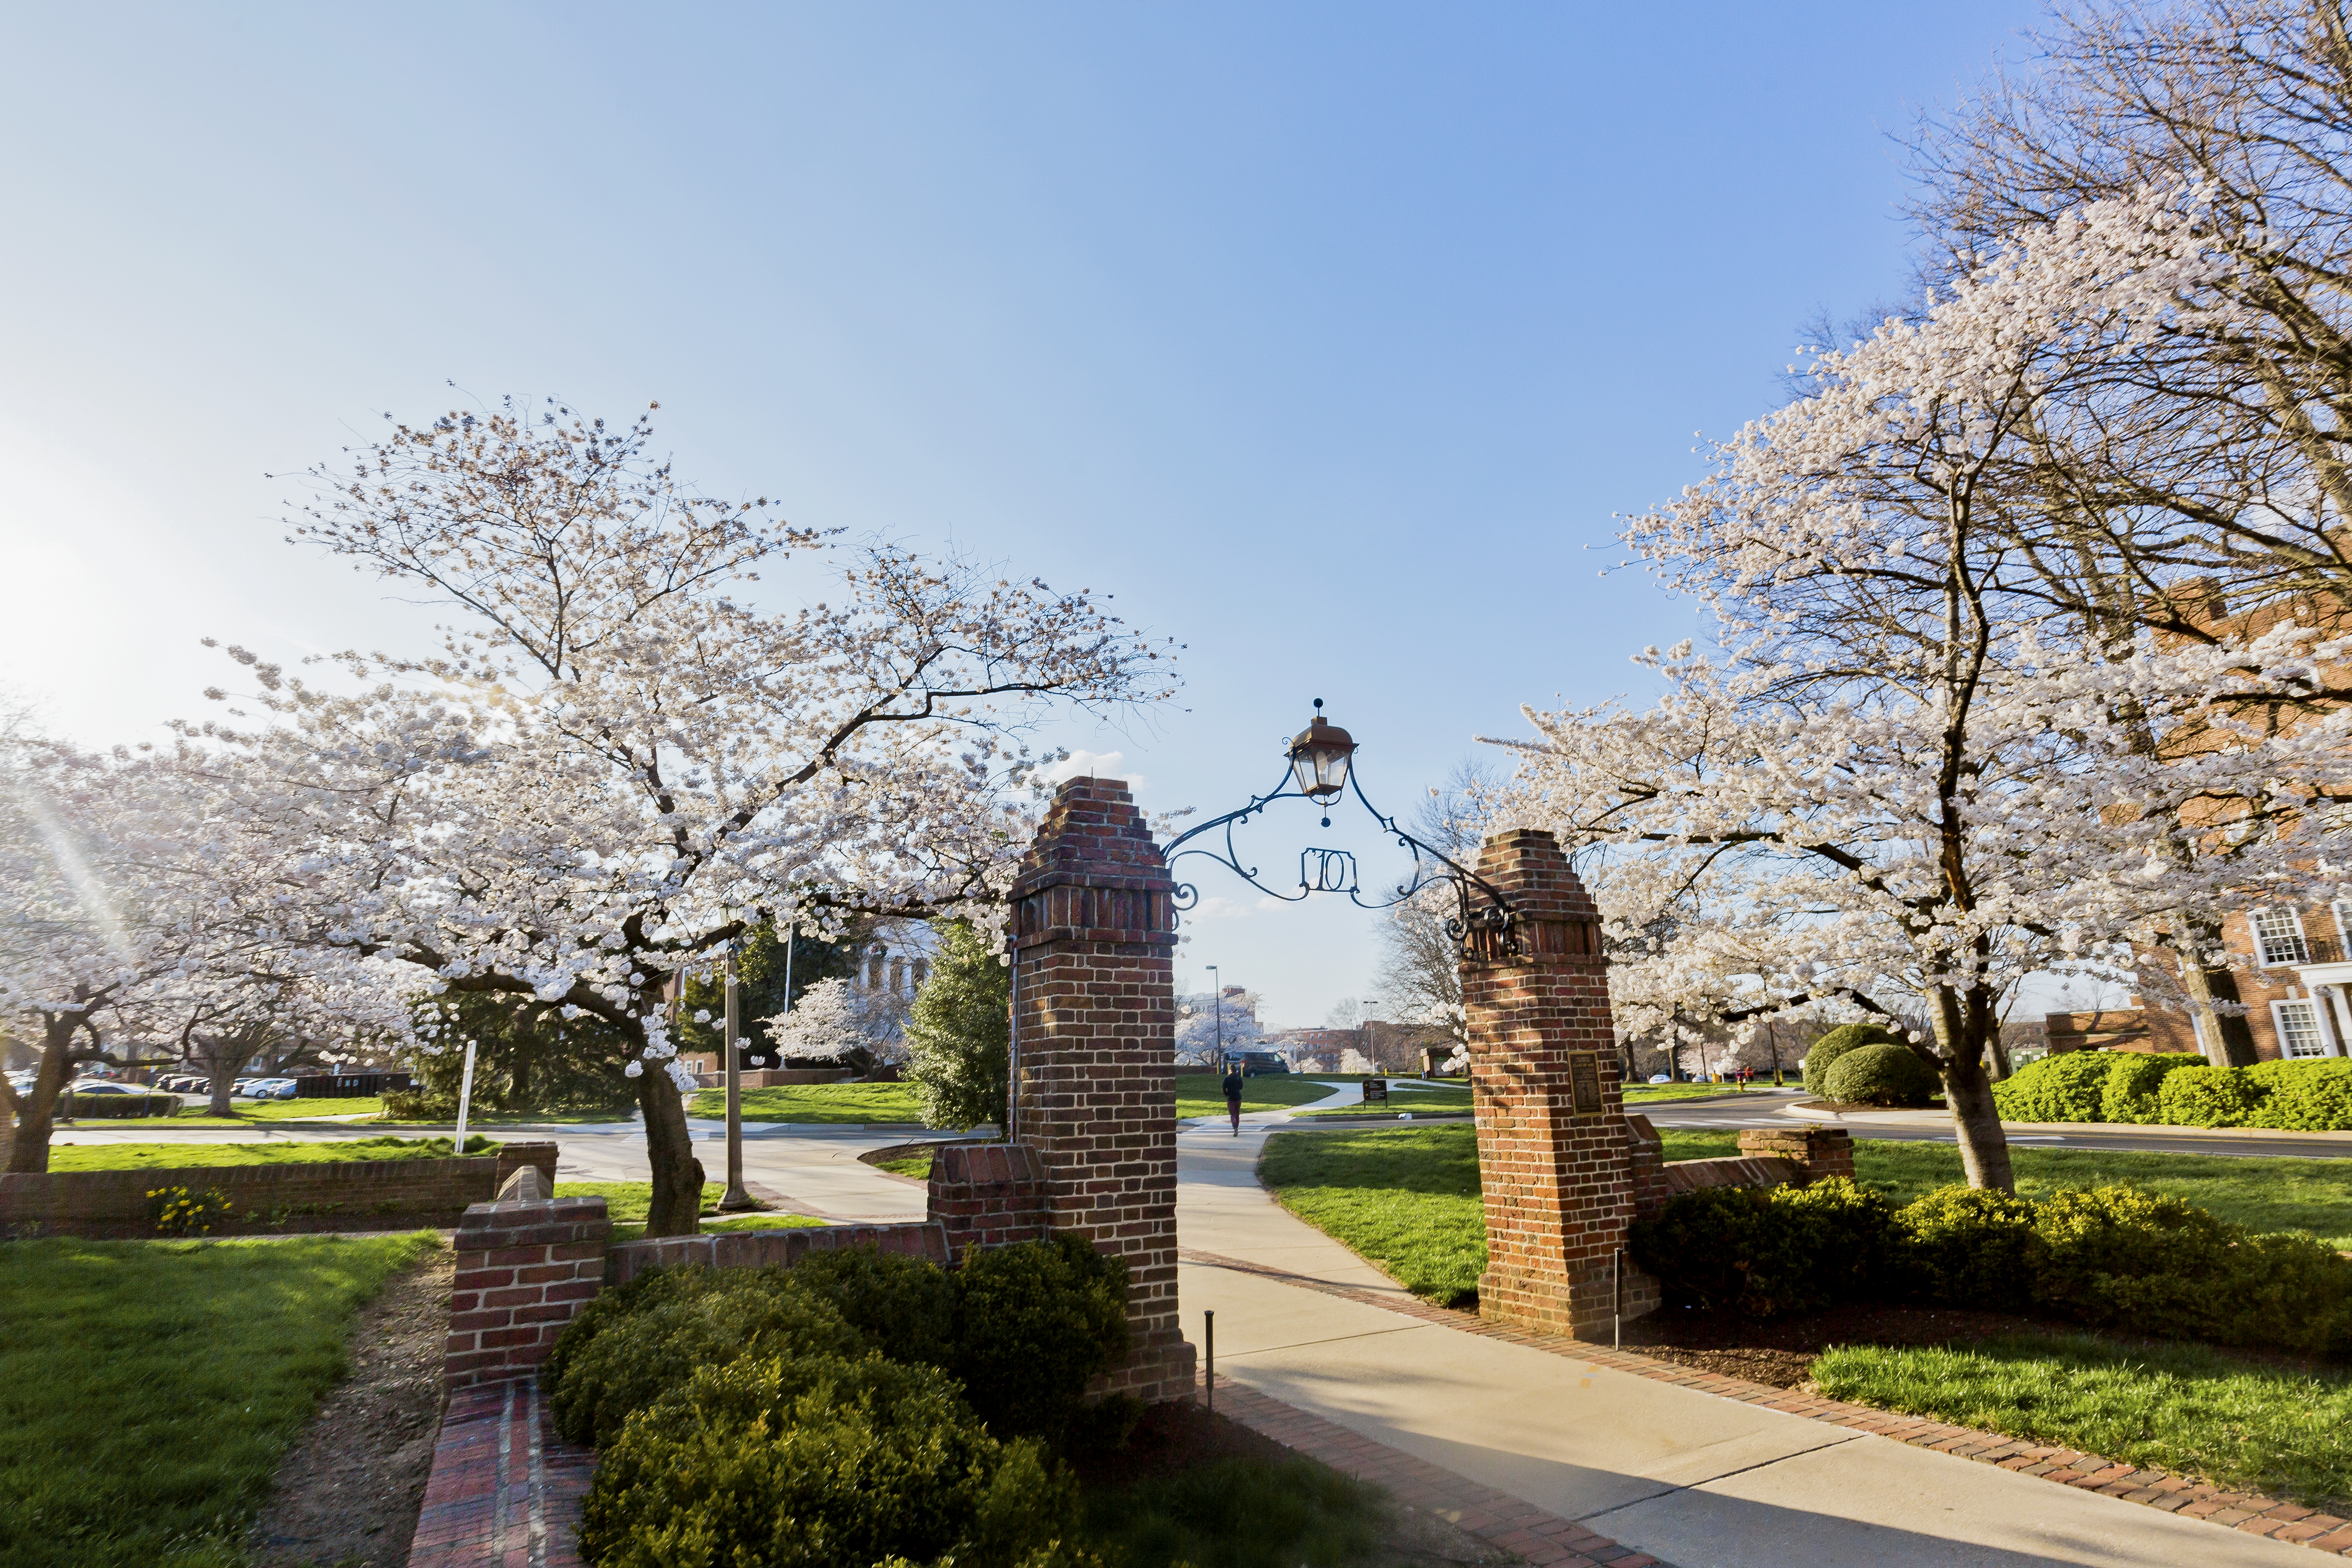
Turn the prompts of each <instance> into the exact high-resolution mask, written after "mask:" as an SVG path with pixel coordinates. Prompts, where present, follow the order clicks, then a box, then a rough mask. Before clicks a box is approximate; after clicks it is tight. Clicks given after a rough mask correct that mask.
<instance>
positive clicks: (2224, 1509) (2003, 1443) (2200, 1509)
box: [1178, 1247, 2352, 1557]
mask: <svg viewBox="0 0 2352 1568" xmlns="http://www.w3.org/2000/svg"><path fill="white" fill-rule="evenodd" d="M1178 1258H1179V1260H1180V1261H1181V1262H1185V1263H1198V1264H1206V1265H1209V1266H1211V1267H1213V1268H1231V1269H1234V1270H1236V1271H1237V1272H1240V1273H1244V1274H1255V1275H1259V1276H1262V1277H1264V1278H1265V1279H1278V1280H1280V1281H1282V1282H1283V1283H1284V1284H1286V1285H1297V1286H1299V1287H1301V1288H1303V1289H1308V1290H1317V1291H1320V1292H1321V1293H1322V1294H1324V1295H1326V1296H1338V1297H1340V1298H1342V1299H1343V1300H1350V1301H1360V1302H1362V1303H1363V1304H1365V1305H1366V1306H1370V1307H1378V1308H1381V1309H1382V1310H1386V1311H1391V1312H1396V1313H1399V1314H1401V1315H1402V1316H1404V1317H1408V1318H1418V1319H1420V1320H1421V1321H1423V1322H1428V1323H1434V1324H1437V1325H1439V1326H1441V1327H1444V1328H1448V1329H1453V1330H1454V1331H1457V1332H1460V1333H1470V1334H1478V1335H1481V1336H1483V1337H1485V1338H1486V1339H1490V1340H1501V1341H1503V1342H1506V1343H1508V1344H1516V1345H1526V1346H1528V1348H1530V1349H1533V1350H1539V1351H1543V1352H1548V1353H1549V1354H1552V1355H1559V1356H1568V1357H1571V1358H1573V1359H1575V1360H1578V1361H1584V1362H1591V1363H1594V1364H1596V1365H1599V1366H1605V1367H1610V1368H1612V1369H1614V1370H1616V1371H1618V1372H1626V1373H1633V1375H1634V1376H1636V1377H1646V1378H1649V1379H1651V1380H1652V1381H1654V1382H1657V1383H1671V1384H1677V1385H1679V1386H1681V1387H1684V1388H1694V1389H1696V1390H1698V1391H1699V1392H1700V1393H1702V1394H1715V1395H1717V1396H1718V1397H1720V1398H1724V1399H1736V1400H1738V1402H1739V1403H1741V1404H1743V1405H1762V1406H1763V1407H1764V1408H1766V1409H1768V1410H1778V1411H1781V1412H1783V1413H1785V1414H1787V1415H1801V1416H1803V1417H1805V1418H1806V1419H1807V1420H1809V1421H1821V1422H1825V1423H1827V1424H1828V1425H1830V1426H1843V1427H1845V1428H1847V1429H1848V1430H1851V1431H1856V1432H1869V1433H1873V1434H1875V1435H1876V1436H1881V1437H1892V1438H1893V1439H1895V1441H1896V1442H1898V1443H1908V1444H1910V1445H1911V1446H1912V1447H1916V1448H1932V1449H1934V1450H1936V1451H1937V1453H1941V1454H1950V1455H1953V1456H1955V1457H1956V1458H1963V1459H1974V1460H1976V1461H1977V1462H1978V1463H1979V1464H1986V1465H1998V1466H2000V1468H2002V1469H2004V1470H2015V1471H2017V1472H2018V1473H2019V1474H2021V1475H2028V1476H2036V1477H2039V1478H2041V1479H2043V1480H2048V1481H2055V1482H2058V1483H2060V1484H2062V1485H2065V1486H2072V1487H2078V1488H2081V1489H2084V1490H2085V1491H2095V1492H2100V1493H2104V1494H2105V1495H2106V1496H2108V1497H2116V1498H2121V1499H2123V1500H2125V1501H2126V1502H2137V1503H2143V1504H2145V1505H2147V1507H2150V1508H2157V1509H2162V1510H2164V1511H2165V1512H2167V1513H2179V1514H2185V1515H2187V1516H2188V1517H2189V1518H2191V1519H2202V1520H2206V1521H2210V1522H2211V1523H2214V1524H2222V1525H2228V1526H2230V1527H2231V1528H2233V1529H2237V1530H2242V1531H2246V1532H2247V1533H2248V1534H2250V1535H2264V1536H2268V1537H2270V1538H2271V1539H2272V1540H2273V1541H2285V1542H2294V1543H2296V1544H2298V1545H2304V1546H2311V1547H2316V1548H2317V1549H2318V1550H2320V1551H2322V1552H2332V1553H2334V1554H2336V1555H2338V1556H2344V1557H2352V1520H2344V1519H2339V1518H2337V1517H2336V1515H2334V1514H2330V1513H2322V1512H2320V1511H2319V1510H2316V1509H2309V1508H2305V1507H2303V1506H2301V1505H2300V1504H2297V1503H2292V1502H2288V1501H2286V1500H2284V1499H2282V1498H2274V1497H2266V1496H2264V1495H2263V1494H2262V1493H2260V1492H2236V1491H2231V1490H2228V1489H2224V1488H2221V1487H2217V1486H2213V1485H2211V1484H2210V1483H2208V1482H2204V1481H2200V1480H2195V1479H2191V1478H2189V1477H2188V1476H2182V1475H2176V1474H2174V1473H2173V1472H2171V1471H2169V1470H2154V1469H2141V1468H2135V1467H2133V1466H2130V1465H2124V1464H2117V1463H2116V1461H2114V1460H2112V1459H2106V1458H2101V1457H2099V1456H2098V1455H2096V1454H2085V1453H2082V1452H2079V1451H2077V1450H2075V1449H2073V1448H2055V1447H2047V1446H2044V1445H2042V1444H2035V1443H2028V1442H2024V1441H2022V1440H2021V1439H2017V1438H2012V1437H2004V1436H2001V1435H2000V1433H1998V1432H1986V1431H1982V1430H1979V1428H1977V1427H1974V1426H1950V1425H1948V1424H1947V1423H1944V1422H1941V1421H1930V1420H1928V1419H1927V1418H1926V1417H1924V1416H1917V1415H1898V1414H1896V1413H1895V1412H1894V1411H1889V1410H1877V1409H1874V1408H1872V1407H1871V1406H1869V1405H1848V1404H1846V1403H1844V1402H1843V1401H1842V1400H1836V1399H1824V1398H1822V1397H1821V1396H1819V1395H1817V1394H1799V1393H1796V1392H1794V1391H1793V1390H1790V1389H1786V1388H1770V1387H1768V1386H1766V1385H1765V1384H1760V1383H1749V1382H1748V1381H1747V1380H1746V1379H1745V1378H1738V1377H1725V1376H1723V1375H1722V1374H1720V1373H1711V1372H1699V1371H1696V1370H1695V1369H1693V1368H1691V1367H1686V1366H1682V1365H1679V1364H1677V1363H1674V1362H1665V1361H1658V1360H1656V1359H1654V1358H1653V1357H1650V1356H1645V1355H1641V1354H1637V1353H1636V1352H1633V1351H1619V1350H1611V1349H1609V1348H1608V1347H1606V1346H1603V1345H1596V1344H1591V1343H1588V1342H1585V1341H1583V1340H1572V1339H1569V1338H1567V1337H1566V1336H1564V1335H1559V1334H1543V1333H1536V1332H1533V1331H1528V1330H1525V1329H1515V1328H1510V1327H1507V1326H1506V1325H1503V1324H1499V1323H1491V1322H1488V1321H1486V1319H1484V1318H1477V1317H1473V1316H1471V1315H1470V1314H1468V1313H1465V1312H1458V1311H1454V1310H1452V1309H1450V1308H1445V1307H1437V1306H1432V1305H1431V1304H1430V1303H1429V1302H1427V1301H1424V1300H1421V1299H1420V1298H1419V1297H1417V1296H1410V1295H1405V1294H1403V1293H1402V1292H1399V1293H1397V1294H1394V1295H1391V1294H1389V1293H1387V1292H1384V1291H1379V1290H1365V1289H1359V1288H1357V1287H1355V1286H1352V1285H1340V1284H1337V1283H1335V1282H1333V1281H1331V1280H1328V1279H1314V1278H1312V1277H1310V1276H1307V1275H1303V1274H1293V1273H1290V1272H1289V1271H1287V1270H1286V1269H1281V1268H1273V1267H1271V1266H1269V1265H1266V1264H1263V1263H1249V1262H1244V1260H1242V1259H1241V1258H1225V1257H1221V1256H1220V1255H1218V1254H1216V1253H1213V1252H1202V1251H1198V1250H1196V1249H1194V1248H1192V1247H1186V1248H1184V1249H1183V1250H1182V1251H1181V1253H1179V1254H1178ZM1217 1387H1218V1395H1217V1396H1218V1399H1219V1401H1220V1403H1221V1404H1222V1402H1223V1399H1224V1398H1225V1394H1224V1380H1223V1378H1220V1379H1218V1383H1217ZM1351 1436H1352V1434H1351ZM1515 1550H1516V1549H1515Z"/></svg>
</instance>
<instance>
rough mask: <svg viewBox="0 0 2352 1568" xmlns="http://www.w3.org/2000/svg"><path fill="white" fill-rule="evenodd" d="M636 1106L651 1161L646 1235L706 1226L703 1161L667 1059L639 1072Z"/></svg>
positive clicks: (690, 1232)
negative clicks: (640, 1112) (697, 1154)
mask: <svg viewBox="0 0 2352 1568" xmlns="http://www.w3.org/2000/svg"><path fill="white" fill-rule="evenodd" d="M637 1105H638V1107H639V1108H640V1109H641V1110H644V1111H645V1113H646V1159H647V1160H648V1161H649V1162H650V1163H652V1165H653V1173H654V1195H653V1202H652V1204H651V1205H649V1206H648V1207H647V1209H646V1235H647V1236H694V1235H697V1234H698V1233H699V1232H700V1230H701V1229H702V1217H701V1216H702V1162H701V1161H699V1160H698V1159H696V1158H695V1157H694V1136H693V1133H692V1132H691V1131H689V1130H688V1127H687V1125H686V1101H685V1100H684V1099H683V1098H681V1097H680V1096H679V1094H678V1091H677V1085H676V1084H674V1083H672V1082H671V1081H670V1078H669V1072H668V1070H667V1064H666V1063H659V1062H647V1063H646V1070H645V1071H644V1072H642V1073H640V1074H638V1075H637Z"/></svg>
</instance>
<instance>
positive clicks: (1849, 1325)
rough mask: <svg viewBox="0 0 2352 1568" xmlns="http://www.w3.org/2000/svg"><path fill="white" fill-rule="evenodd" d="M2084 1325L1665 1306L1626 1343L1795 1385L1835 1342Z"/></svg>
mask: <svg viewBox="0 0 2352 1568" xmlns="http://www.w3.org/2000/svg"><path fill="white" fill-rule="evenodd" d="M2088 1332H2090V1331H2089V1330H2087V1329H2085V1328H2084V1327H2083V1325H2082V1324H2080V1323H2069V1322H2063V1321H2054V1320H2052V1319H2047V1318H2029V1317H2019V1316H2014V1315H2012V1314H2010V1313H2007V1312H1968V1311H1957V1310H1950V1309H1945V1308H1931V1307H1895V1306H1873V1305H1867V1304H1857V1305H1853V1306H1846V1307H1837V1308H1832V1310H1829V1311H1826V1312H1808V1313H1805V1314H1803V1315H1801V1316H1798V1317H1789V1318H1763V1319H1758V1318H1748V1317H1743V1316H1741V1315H1740V1314H1738V1313H1737V1312H1727V1311H1715V1312H1700V1311H1694V1310H1690V1309H1688V1308H1681V1307H1665V1308H1661V1309H1660V1310H1658V1311H1656V1312H1655V1313H1653V1314H1652V1315H1651V1316H1649V1317H1646V1318H1642V1319H1638V1320H1636V1321H1633V1322H1630V1323H1627V1324H1626V1325H1625V1340H1624V1342H1625V1348H1626V1349H1627V1350H1631V1351H1639V1352H1642V1353H1643V1355H1646V1356H1653V1357H1655V1358H1656V1359H1657V1360H1659V1361H1670V1362H1673V1363H1675V1364H1677V1365H1680V1366H1687V1367H1694V1368H1696V1369H1697V1370H1698V1371H1701V1372H1711V1373H1717V1374H1718V1375H1719V1376H1723V1377H1740V1378H1746V1379H1747V1380H1748V1382H1750V1383H1760V1384H1765V1385H1766V1386H1767V1387H1770V1388H1794V1387H1796V1386H1797V1385H1798V1384H1801V1383H1803V1382H1804V1381H1805V1380H1806V1379H1807V1378H1809V1377H1810V1376H1811V1374H1812V1364H1813V1362H1814V1360H1815V1359H1816V1358H1817V1357H1819V1356H1820V1355H1821V1353H1822V1352H1823V1351H1825V1350H1827V1349H1829V1348H1830V1347H1831V1346H1832V1345H1890V1346H1911V1345H1956V1346H1961V1347H1966V1346H1969V1345H1973V1344H1982V1343H1983V1342H1986V1341H1988V1340H1992V1339H1998V1338H2000V1337H2001V1336H2003V1335H2009V1334H2082V1333H2088ZM2099 1338H2101V1339H2102V1340H2105V1341H2106V1342H2109V1343H2111V1344H2116V1345H2123V1346H2127V1347H2128V1346H2145V1345H2156V1344H2161V1343H2164V1342H2163V1341H2160V1340H2154V1339H2147V1338H2143V1337H2140V1336H2136V1335H2130V1334H2119V1333H2116V1332H2115V1331H2112V1330H2108V1331H2100V1333H2099ZM2209 1348H2212V1349H2215V1350H2216V1351H2217V1353H2219V1354H2221V1355H2224V1356H2227V1357H2229V1358H2230V1359H2231V1360H2233V1361H2242V1362H2244V1363H2247V1364H2248V1365H2250V1366H2258V1367H2262V1368H2264V1369H2266V1370H2272V1371H2285V1372H2293V1373H2306V1372H2315V1371H2318V1370H2321V1368H2322V1366H2323V1363H2320V1362H2317V1361H2314V1360H2312V1359H2311V1358H2309V1357H2305V1356H2297V1355H2292V1354H2288V1353H2284V1352H2265V1351H2255V1350H2245V1349H2226V1350H2225V1349H2221V1348H2219V1347H2209Z"/></svg>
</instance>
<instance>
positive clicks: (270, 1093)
mask: <svg viewBox="0 0 2352 1568" xmlns="http://www.w3.org/2000/svg"><path fill="white" fill-rule="evenodd" d="M300 1092H301V1089H300V1086H299V1085H298V1084H296V1083H295V1081H294V1080H293V1079H290V1078H257V1079H254V1080H253V1081H252V1082H250V1083H248V1084H247V1085H246V1086H245V1087H244V1088H242V1089H238V1090H237V1093H239V1094H241V1095H243V1096H245V1097H246V1098H247V1100H291V1099H293V1098H294V1097H295V1096H296V1095H297V1094H299V1093H300Z"/></svg>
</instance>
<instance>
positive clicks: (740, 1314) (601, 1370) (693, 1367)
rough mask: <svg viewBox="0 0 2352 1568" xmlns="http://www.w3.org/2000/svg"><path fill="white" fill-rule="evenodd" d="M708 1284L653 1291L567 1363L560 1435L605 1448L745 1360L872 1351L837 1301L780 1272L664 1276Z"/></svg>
mask: <svg viewBox="0 0 2352 1568" xmlns="http://www.w3.org/2000/svg"><path fill="white" fill-rule="evenodd" d="M657 1272H658V1273H665V1274H667V1273H677V1274H688V1273H689V1272H693V1273H697V1274H698V1275H699V1276H700V1278H698V1279H691V1280H678V1281H674V1282H671V1283H669V1284H667V1285H664V1286H658V1287H648V1289H647V1290H646V1292H644V1293H642V1294H640V1295H639V1296H638V1297H637V1298H636V1299H635V1300H634V1301H633V1302H632V1303H630V1304H629V1306H628V1307H627V1308H626V1309H625V1310H622V1311H620V1312H618V1313H616V1314H614V1315H612V1316H610V1317H607V1318H605V1319H604V1320H603V1321H600V1322H598V1323H597V1324H596V1325H595V1326H594V1328H593V1330H592V1331H591V1332H590V1333H589V1334H588V1335H586V1336H585V1337H584V1341H583V1342H580V1343H577V1344H574V1345H573V1346H572V1348H571V1350H570V1352H569V1353H568V1354H567V1355H565V1356H564V1357H563V1358H562V1371H561V1373H558V1374H557V1376H556V1380H555V1384H554V1394H553V1397H552V1398H551V1400H550V1402H549V1410H550V1413H551V1415H553V1416H554V1418H555V1426H556V1429H557V1430H558V1431H560V1432H562V1434H563V1435H564V1436H566V1437H568V1438H570V1439H571V1440H572V1441H573V1442H575V1443H594V1444H596V1445H597V1446H598V1447H603V1446H604V1444H606V1443H609V1442H610V1441H612V1440H613V1438H614V1436H617V1435H618V1434H619V1433H620V1431H621V1428H622V1425H623V1423H624V1422H625V1421H626V1420H627V1419H628V1417H629V1416H630V1415H632V1414H634V1413H635V1412H636V1411H639V1410H643V1409H645V1408H646V1406H647V1405H651V1404H653V1403H654V1401H655V1400H656V1399H658V1398H659V1397H660V1396H661V1395H662V1394H663V1393H664V1392H665V1391H666V1390H668V1389H672V1388H676V1387H677V1386H678V1385H679V1384H683V1383H685V1382H686V1381H687V1380H688V1378H689V1377H691V1376H693V1375H694V1373H695V1372H696V1371H697V1369H698V1368H703V1367H710V1366H719V1365H723V1364H725V1363H730V1362H732V1361H735V1360H736V1359H737V1358H739V1357H740V1356H744V1355H747V1354H752V1355H766V1356H776V1355H786V1356H811V1355H831V1356H837V1357H856V1356H859V1355H862V1354H864V1353H865V1352H866V1344H865V1342H864V1341H863V1339H862V1338H861V1337H860V1336H859V1335H858V1332H857V1331H856V1330H855V1329H853V1328H851V1327H850V1326H849V1324H848V1323H847V1322H846V1321H844V1320H843V1318H842V1316H841V1313H840V1312H839V1311H837V1310H835V1308H834V1307H833V1305H832V1304H831V1303H830V1302H827V1301H825V1300H821V1299H819V1298H818V1297H816V1296H814V1295H812V1294H809V1293H806V1292H803V1291H801V1290H797V1289H793V1285H792V1281H791V1277H790V1275H789V1274H787V1273H786V1272H785V1271H783V1270H782V1269H774V1268H722V1269H709V1268H706V1269H699V1270H694V1271H689V1270H686V1269H677V1270H670V1269H662V1270H658V1271H657Z"/></svg>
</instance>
